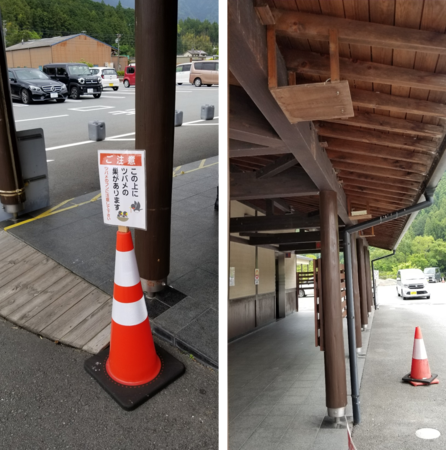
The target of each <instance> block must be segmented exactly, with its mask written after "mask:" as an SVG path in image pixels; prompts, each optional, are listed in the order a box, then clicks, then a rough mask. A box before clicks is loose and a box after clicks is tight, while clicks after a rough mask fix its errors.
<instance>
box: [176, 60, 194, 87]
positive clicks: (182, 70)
mask: <svg viewBox="0 0 447 450" xmlns="http://www.w3.org/2000/svg"><path fill="white" fill-rule="evenodd" d="M190 72H191V63H184V64H179V65H178V66H177V68H176V71H175V82H176V83H177V84H183V83H188V84H190V82H189V74H190Z"/></svg>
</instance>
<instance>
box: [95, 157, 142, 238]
mask: <svg viewBox="0 0 447 450" xmlns="http://www.w3.org/2000/svg"><path fill="white" fill-rule="evenodd" d="M145 156H146V152H145V150H99V151H98V163H99V180H100V183H101V198H102V213H103V216H104V223H105V224H107V225H120V226H125V227H132V228H141V229H143V230H146V173H145V168H146V166H145Z"/></svg>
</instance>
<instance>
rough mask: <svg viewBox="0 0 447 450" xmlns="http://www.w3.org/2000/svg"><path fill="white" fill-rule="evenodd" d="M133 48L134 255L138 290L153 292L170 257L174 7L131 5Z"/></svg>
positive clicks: (154, 0) (141, 1) (160, 0)
mask: <svg viewBox="0 0 447 450" xmlns="http://www.w3.org/2000/svg"><path fill="white" fill-rule="evenodd" d="M135 46H136V47H135V51H136V60H137V61H138V70H137V73H136V77H135V86H136V90H137V91H138V95H136V97H135V133H136V136H135V148H136V149H138V150H146V199H147V200H146V211H145V212H146V214H147V231H145V230H136V231H135V254H136V257H137V262H138V269H139V271H140V276H141V282H142V285H143V290H144V291H146V292H156V291H159V290H161V289H163V287H164V285H165V282H166V279H167V276H168V274H169V263H170V252H171V248H170V247H171V197H172V166H173V158H174V126H173V125H172V121H173V119H172V118H173V117H174V111H175V86H176V84H175V70H173V68H175V62H176V54H177V1H173V2H167V1H165V0H151V1H150V2H148V1H145V0H136V2H135ZM155 61H156V68H155V66H154V64H155Z"/></svg>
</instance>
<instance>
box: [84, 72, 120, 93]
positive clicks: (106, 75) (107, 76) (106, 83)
mask: <svg viewBox="0 0 447 450" xmlns="http://www.w3.org/2000/svg"><path fill="white" fill-rule="evenodd" d="M90 73H91V74H92V75H99V76H100V77H101V83H102V88H103V89H106V88H111V89H113V90H114V91H117V90H118V88H119V86H120V82H119V79H118V75H117V73H116V71H115V69H114V68H112V67H90Z"/></svg>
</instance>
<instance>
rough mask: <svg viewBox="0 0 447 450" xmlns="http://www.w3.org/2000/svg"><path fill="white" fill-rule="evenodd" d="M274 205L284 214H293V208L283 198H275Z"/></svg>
mask: <svg viewBox="0 0 447 450" xmlns="http://www.w3.org/2000/svg"><path fill="white" fill-rule="evenodd" d="M273 203H274V204H275V206H276V207H277V208H278V209H279V210H281V211H282V212H286V213H290V212H293V208H291V207H290V205H289V204H288V203H287V202H286V201H285V200H283V199H282V198H275V199H274V200H273Z"/></svg>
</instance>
